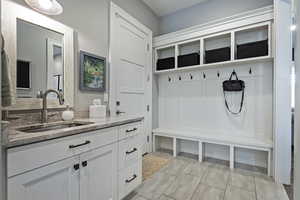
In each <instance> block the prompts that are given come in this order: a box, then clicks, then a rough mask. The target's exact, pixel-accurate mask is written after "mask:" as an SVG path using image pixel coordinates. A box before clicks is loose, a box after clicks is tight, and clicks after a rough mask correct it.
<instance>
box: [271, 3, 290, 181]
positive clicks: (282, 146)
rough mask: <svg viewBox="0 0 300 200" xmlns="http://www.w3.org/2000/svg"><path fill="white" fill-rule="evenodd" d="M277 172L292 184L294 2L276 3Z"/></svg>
mask: <svg viewBox="0 0 300 200" xmlns="http://www.w3.org/2000/svg"><path fill="white" fill-rule="evenodd" d="M274 15H275V16H274V17H275V24H274V30H275V34H274V35H275V41H276V49H275V60H274V115H273V121H274V152H273V153H274V161H275V162H274V170H275V180H276V181H277V182H279V183H283V184H290V180H291V179H290V175H291V162H292V160H291V155H292V152H291V151H292V145H291V141H292V139H291V118H292V108H291V68H292V34H291V31H290V26H291V23H292V15H291V2H290V0H275V1H274Z"/></svg>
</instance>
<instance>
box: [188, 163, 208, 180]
mask: <svg viewBox="0 0 300 200" xmlns="http://www.w3.org/2000/svg"><path fill="white" fill-rule="evenodd" d="M207 170H208V165H205V164H202V163H199V162H193V163H189V164H188V165H187V167H186V168H185V169H184V171H183V172H184V173H185V174H190V175H193V176H199V177H201V178H202V177H203V176H204V175H205V173H206V172H207Z"/></svg>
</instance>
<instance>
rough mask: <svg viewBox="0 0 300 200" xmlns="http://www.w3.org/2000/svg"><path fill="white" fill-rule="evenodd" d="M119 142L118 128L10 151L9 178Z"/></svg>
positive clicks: (8, 158) (8, 154)
mask: <svg viewBox="0 0 300 200" xmlns="http://www.w3.org/2000/svg"><path fill="white" fill-rule="evenodd" d="M117 140H118V134H117V128H109V129H102V130H97V131H92V132H88V133H82V134H78V135H74V136H68V137H64V138H59V139H54V140H49V141H45V142H40V143H36V144H31V145H26V146H22V147H16V148H12V149H8V152H7V176H8V177H11V176H14V175H17V174H20V173H24V172H26V171H29V170H32V169H35V168H38V167H42V166H45V165H47V164H49V163H54V162H57V161H59V160H63V159H65V158H68V157H72V156H74V155H79V154H81V153H83V152H86V151H89V150H91V149H95V148H97V147H101V146H104V145H107V144H111V143H113V142H117Z"/></svg>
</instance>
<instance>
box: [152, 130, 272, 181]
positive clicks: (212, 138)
mask: <svg viewBox="0 0 300 200" xmlns="http://www.w3.org/2000/svg"><path fill="white" fill-rule="evenodd" d="M156 136H163V137H169V138H172V139H173V154H174V156H177V146H176V145H177V139H183V140H190V141H196V142H198V143H199V161H200V162H202V160H203V144H205V143H210V144H218V145H225V146H229V147H230V168H231V169H233V168H234V150H235V148H245V149H251V150H257V151H264V152H267V153H268V161H267V163H268V164H267V165H268V175H269V176H270V175H271V172H270V171H271V155H272V149H273V141H272V140H269V139H265V138H252V137H245V136H241V135H238V134H228V133H220V132H209V131H201V130H181V129H176V130H175V129H174V130H172V129H165V128H157V129H154V130H153V151H155V150H156V142H155V138H156Z"/></svg>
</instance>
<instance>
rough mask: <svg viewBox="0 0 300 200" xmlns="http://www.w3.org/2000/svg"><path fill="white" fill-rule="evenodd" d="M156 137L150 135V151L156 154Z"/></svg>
mask: <svg viewBox="0 0 300 200" xmlns="http://www.w3.org/2000/svg"><path fill="white" fill-rule="evenodd" d="M155 138H156V136H155V135H152V151H153V152H156V140H155Z"/></svg>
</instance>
